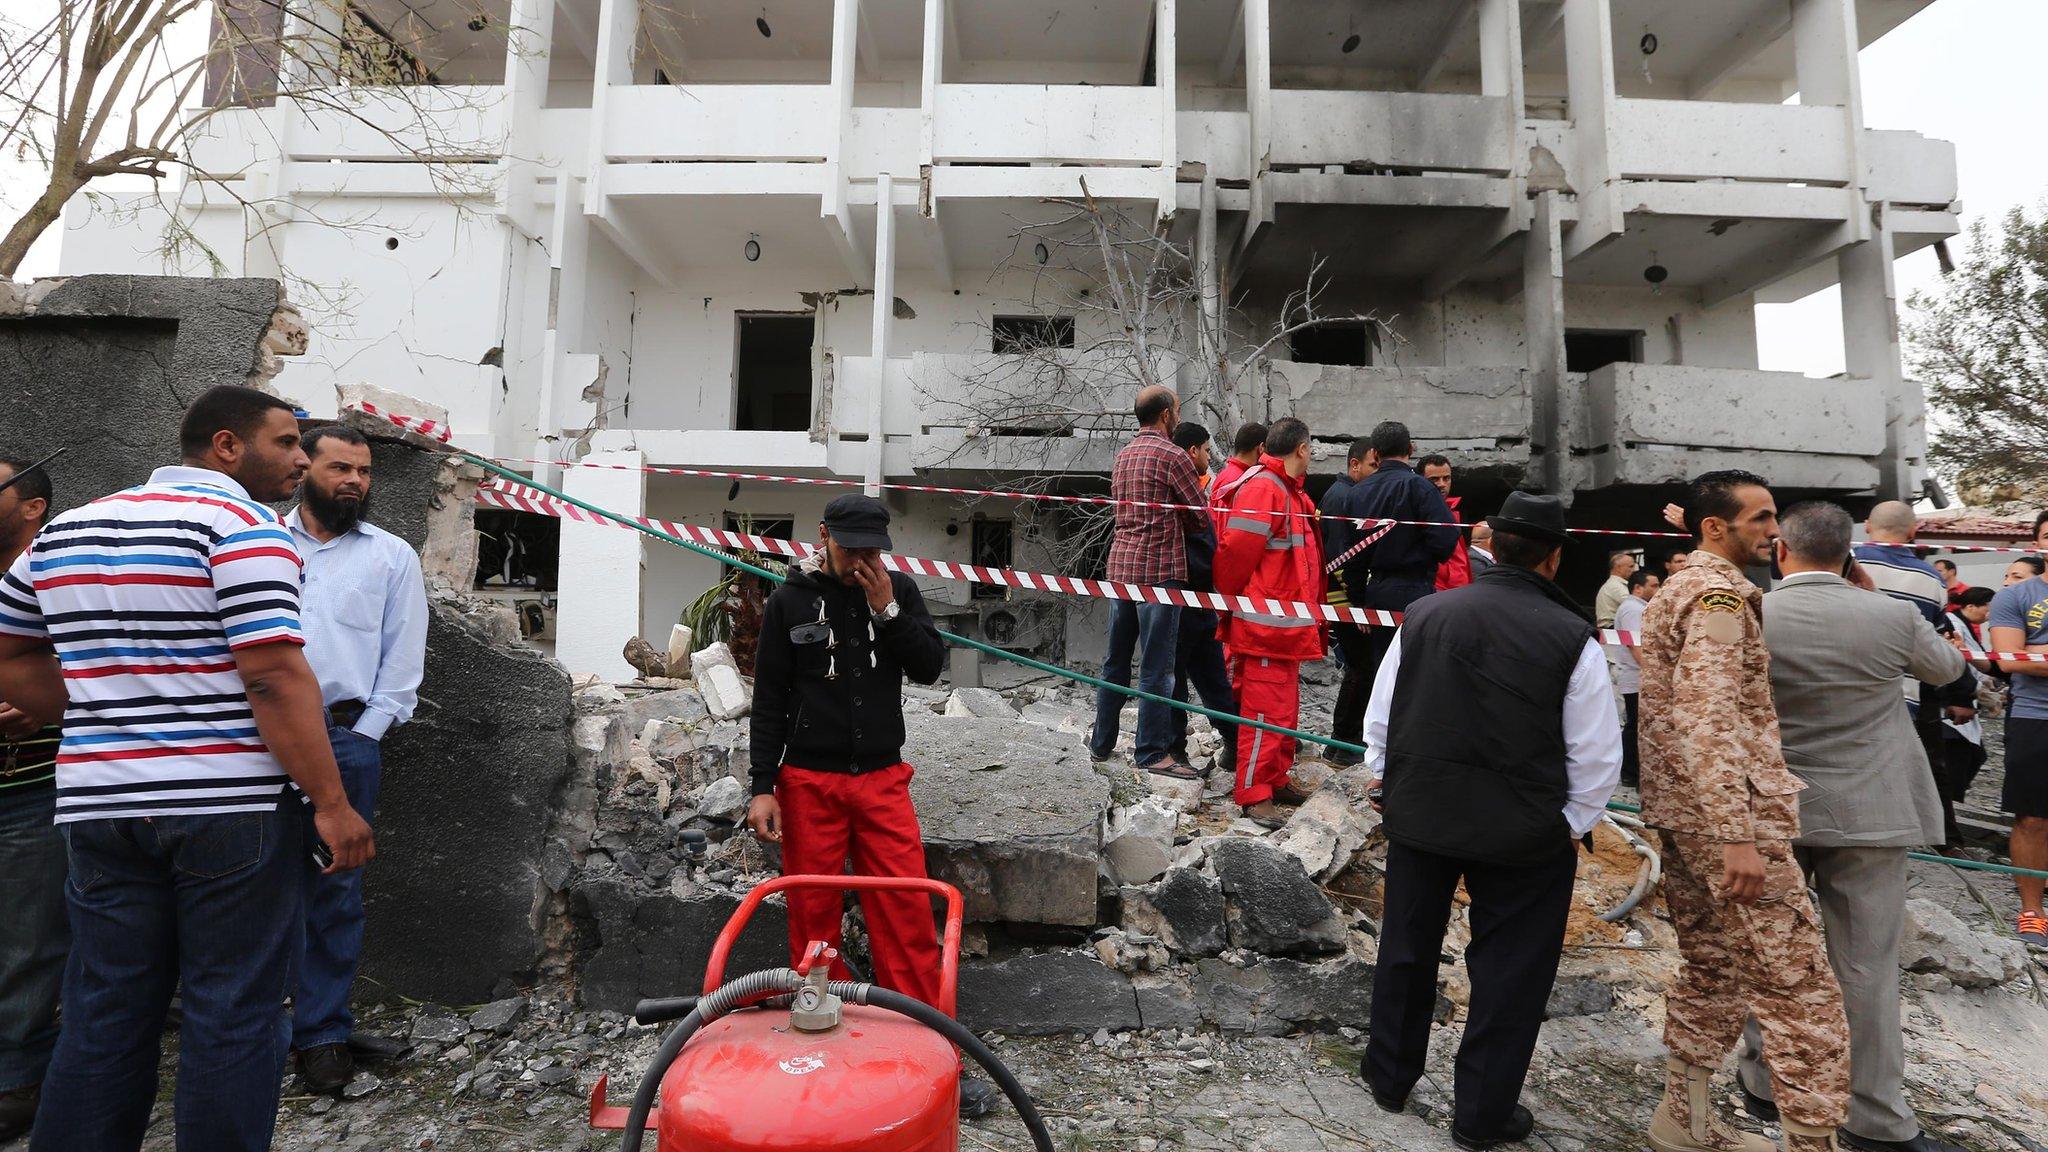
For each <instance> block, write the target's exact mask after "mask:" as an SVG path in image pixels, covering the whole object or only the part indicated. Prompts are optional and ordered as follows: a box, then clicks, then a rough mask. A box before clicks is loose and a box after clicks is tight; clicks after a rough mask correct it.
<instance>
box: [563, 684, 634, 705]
mask: <svg viewBox="0 0 2048 1152" xmlns="http://www.w3.org/2000/svg"><path fill="white" fill-rule="evenodd" d="M575 700H576V707H577V708H578V709H579V710H581V711H585V712H594V711H597V710H598V709H601V708H609V707H612V706H613V705H615V704H624V703H625V702H626V694H625V693H624V692H621V691H619V689H618V686H617V685H615V684H607V683H605V682H604V681H602V680H587V681H584V682H582V683H580V684H578V685H576V689H575Z"/></svg>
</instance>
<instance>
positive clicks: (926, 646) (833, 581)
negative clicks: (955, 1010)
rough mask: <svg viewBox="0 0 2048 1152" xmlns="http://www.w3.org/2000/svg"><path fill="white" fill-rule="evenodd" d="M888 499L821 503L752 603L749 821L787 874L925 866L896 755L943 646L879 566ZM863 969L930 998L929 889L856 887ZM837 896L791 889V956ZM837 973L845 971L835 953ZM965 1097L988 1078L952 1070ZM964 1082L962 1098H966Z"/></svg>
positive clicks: (933, 970) (911, 596)
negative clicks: (756, 638)
mask: <svg viewBox="0 0 2048 1152" xmlns="http://www.w3.org/2000/svg"><path fill="white" fill-rule="evenodd" d="M889 547H890V542H889V509H888V508H887V507H885V506H884V505H883V504H882V502H881V501H880V500H877V499H875V498H874V497H872V496H852V495H848V496H841V497H838V498H837V499H835V500H833V501H832V502H831V503H830V504H827V505H825V514H824V516H823V517H821V518H820V523H819V525H818V550H817V551H816V552H813V553H812V554H811V555H809V556H806V557H804V558H803V559H801V560H799V561H797V562H796V564H795V565H794V566H793V567H792V568H791V569H790V573H789V579H788V581H787V582H785V583H784V584H783V585H782V587H780V588H778V589H776V590H775V592H774V594H773V595H771V596H769V597H768V603H767V605H766V606H765V607H764V608H763V609H762V612H761V644H760V647H759V648H758V649H757V650H756V651H755V655H754V708H753V739H752V754H751V763H752V769H753V794H754V798H753V801H752V802H751V803H750V804H749V805H748V808H747V824H748V826H749V827H751V828H752V829H753V830H754V834H755V835H757V836H759V837H760V838H761V839H763V840H768V841H772V842H780V843H781V845H782V870H783V871H784V872H785V873H787V874H789V875H806V874H809V875H828V876H830V875H837V874H839V873H841V872H844V871H846V864H847V861H848V860H849V859H850V860H852V862H853V871H854V873H856V874H857V875H862V876H911V877H919V878H922V877H923V876H924V874H925V869H924V836H923V834H922V833H921V832H920V831H919V830H918V826H917V810H916V809H915V808H913V807H911V803H910V776H911V768H910V765H909V764H907V763H904V760H903V740H904V733H903V678H904V677H905V676H908V677H910V678H911V679H912V680H915V681H917V682H918V683H920V684H930V683H932V682H933V681H935V680H937V679H938V678H939V671H940V670H941V669H942V668H943V667H944V666H945V662H946V646H945V642H944V641H943V640H941V639H940V638H939V629H938V626H937V625H935V624H933V623H932V615H931V613H930V612H928V611H926V609H925V606H924V597H923V596H922V595H920V594H919V593H918V590H917V584H916V583H915V582H913V581H912V580H911V579H910V577H908V576H905V575H903V574H902V573H900V572H890V571H887V570H886V569H884V568H883V567H882V553H883V552H885V551H887V550H888V549H889ZM860 905H861V911H862V913H863V914H864V915H865V916H866V918H867V927H868V949H869V952H870V954H871V955H872V957H873V959H874V968H875V972H874V976H875V983H877V984H879V985H881V986H882V987H884V988H890V989H894V990H895V991H897V992H901V993H903V994H904V995H906V996H915V997H916V998H918V999H919V1000H922V1001H924V1002H925V1003H927V1004H934V1005H936V1004H937V1003H938V999H939V941H938V934H937V933H936V932H935V931H934V930H933V927H932V909H931V902H930V901H929V900H928V899H927V898H926V897H925V896H923V895H921V894H916V893H907V892H864V893H862V894H861V897H860ZM841 906H842V896H841V894H840V893H838V892H829V891H820V890H810V891H798V892H791V893H789V948H790V956H791V962H792V963H794V962H795V961H796V960H798V959H801V958H802V956H803V953H804V950H805V948H806V947H807V946H808V945H809V944H810V942H811V941H813V940H823V941H824V942H825V943H826V944H828V945H830V946H831V947H832V948H833V950H834V951H838V950H839V949H840V932H839V925H840V913H841ZM832 978H833V979H834V980H851V979H853V975H852V973H851V971H850V970H849V969H848V968H847V967H846V964H845V962H844V961H843V960H834V961H833V962H832ZM961 1084H962V1094H961V1108H962V1110H963V1111H965V1112H967V1113H969V1114H971V1115H979V1114H980V1113H981V1112H984V1111H986V1110H987V1107H988V1104H989V1102H990V1099H991V1097H992V1093H993V1088H992V1086H990V1085H989V1084H987V1083H986V1082H983V1081H969V1080H966V1079H964V1078H963V1080H962V1082H961ZM970 1098H971V1099H970Z"/></svg>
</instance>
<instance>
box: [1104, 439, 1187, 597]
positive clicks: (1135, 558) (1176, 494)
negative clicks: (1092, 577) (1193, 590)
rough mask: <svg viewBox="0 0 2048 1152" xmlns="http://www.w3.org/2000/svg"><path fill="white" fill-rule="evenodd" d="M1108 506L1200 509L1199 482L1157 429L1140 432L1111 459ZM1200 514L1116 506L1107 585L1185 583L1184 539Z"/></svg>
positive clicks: (1183, 453)
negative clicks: (1135, 502)
mask: <svg viewBox="0 0 2048 1152" xmlns="http://www.w3.org/2000/svg"><path fill="white" fill-rule="evenodd" d="M1109 495H1110V498H1111V499H1114V500H1143V501H1150V502H1152V503H1155V504H1187V505H1192V506H1194V507H1197V508H1199V507H1201V506H1202V505H1203V499H1202V481H1201V477H1200V476H1198V475H1196V473H1195V462H1194V461H1193V460H1190V459H1188V454H1187V452H1186V451H1185V450H1183V449H1181V448H1180V447H1178V446H1176V445H1175V444H1174V442H1173V439H1172V438H1171V437H1169V436H1168V435H1166V433H1164V432H1161V431H1160V430H1158V429H1157V428H1141V429H1139V430H1138V434H1137V436H1135V437H1133V438H1132V440H1131V442H1130V443H1129V444H1126V445H1124V446H1123V449H1122V450H1121V451H1119V452H1118V453H1117V454H1116V465H1115V466H1114V467H1113V468H1111V469H1110V473H1109ZM1201 515H1202V514H1201V513H1200V512H1181V511H1175V510H1173V509H1170V508H1140V507H1135V506H1133V505H1130V504H1119V505H1117V509H1116V535H1115V537H1114V538H1112V539H1111V540H1110V543H1109V572H1108V576H1109V578H1110V579H1111V580H1114V581H1116V582H1118V583H1123V584H1163V583H1165V582H1166V581H1168V580H1186V579H1187V578H1188V546H1187V535H1186V533H1187V532H1188V531H1189V530H1190V529H1199V528H1200V527H1201V526H1202V521H1201Z"/></svg>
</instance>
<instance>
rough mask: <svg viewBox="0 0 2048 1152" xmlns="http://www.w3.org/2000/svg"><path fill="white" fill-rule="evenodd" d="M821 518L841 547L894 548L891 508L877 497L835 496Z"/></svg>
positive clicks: (851, 494)
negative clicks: (890, 532)
mask: <svg viewBox="0 0 2048 1152" xmlns="http://www.w3.org/2000/svg"><path fill="white" fill-rule="evenodd" d="M819 519H820V520H821V521H822V522H823V523H824V525H825V531H827V532H830V533H831V534H832V539H834V540H836V541H838V542H839V546H840V547H841V548H881V549H884V550H887V549H889V548H891V547H894V545H892V544H890V543H889V508H888V506H887V505H885V504H883V503H882V502H881V501H880V500H877V499H875V498H874V497H873V496H860V495H856V494H854V493H848V494H846V495H844V496H837V497H834V498H833V500H832V502H831V503H830V504H827V505H825V514H824V515H823V516H821V517H819Z"/></svg>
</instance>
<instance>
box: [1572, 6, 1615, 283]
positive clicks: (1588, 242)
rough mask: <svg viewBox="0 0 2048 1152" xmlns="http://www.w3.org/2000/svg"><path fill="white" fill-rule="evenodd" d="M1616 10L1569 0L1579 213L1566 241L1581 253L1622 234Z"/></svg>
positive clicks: (1574, 169) (1574, 174) (1574, 163)
mask: <svg viewBox="0 0 2048 1152" xmlns="http://www.w3.org/2000/svg"><path fill="white" fill-rule="evenodd" d="M1613 27H1614V15H1613V13H1612V12H1611V11H1610V10H1609V9H1608V0H1565V3H1564V54H1565V92H1566V98H1567V99H1568V100H1569V102H1570V104H1571V120H1572V137H1573V141H1572V142H1573V157H1572V169H1571V173H1570V175H1571V181H1572V188H1573V189H1574V190H1575V191H1577V192H1578V196H1579V218H1578V222H1577V223H1576V224H1574V225H1573V226H1572V231H1571V236H1570V237H1569V238H1568V240H1567V242H1566V247H1565V255H1566V256H1567V257H1572V256H1577V255H1579V254H1581V253H1583V252H1586V251H1588V250H1590V249H1592V248H1595V247H1597V246H1599V245H1600V244H1603V243H1605V242H1606V241H1608V240H1609V239H1612V238H1613V237H1615V236H1618V235H1620V234H1621V230H1622V226H1623V218H1622V211H1621V204H1620V202H1619V201H1618V200H1617V199H1616V198H1615V195H1614V178H1615V172H1614V161H1613V132H1614V120H1615V114H1614V109H1615V102H1614V38H1613V31H1612V30H1613Z"/></svg>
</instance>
